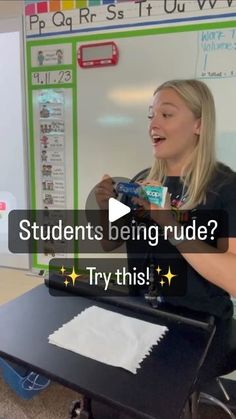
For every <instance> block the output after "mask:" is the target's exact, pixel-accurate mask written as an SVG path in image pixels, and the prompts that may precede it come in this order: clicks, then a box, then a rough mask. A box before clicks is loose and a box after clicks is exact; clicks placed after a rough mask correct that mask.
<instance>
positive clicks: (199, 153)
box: [148, 80, 217, 209]
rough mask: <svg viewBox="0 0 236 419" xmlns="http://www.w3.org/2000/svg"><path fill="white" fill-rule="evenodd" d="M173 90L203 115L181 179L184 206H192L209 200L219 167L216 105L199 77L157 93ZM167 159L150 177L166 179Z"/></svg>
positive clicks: (159, 162) (198, 115)
mask: <svg viewBox="0 0 236 419" xmlns="http://www.w3.org/2000/svg"><path fill="white" fill-rule="evenodd" d="M167 88H168V89H173V90H175V92H176V93H177V94H178V95H179V96H180V97H181V98H182V99H183V100H184V102H185V104H186V105H187V106H188V108H189V109H190V110H191V111H192V113H193V114H194V116H195V117H196V119H199V118H201V128H200V134H199V138H198V142H197V145H196V147H195V149H194V151H193V153H192V155H191V156H190V158H189V162H188V164H187V165H186V166H185V167H183V170H182V173H181V181H182V182H183V191H185V192H184V193H185V196H186V201H185V202H184V204H183V205H182V207H181V208H183V209H191V208H193V207H195V206H196V205H198V204H200V203H202V202H204V201H205V198H206V190H207V186H208V184H209V181H210V179H211V178H212V176H213V173H214V171H215V168H216V165H217V164H216V157H215V104H214V99H213V96H212V93H211V91H210V89H209V88H208V87H207V85H206V84H205V83H203V82H201V81H199V80H171V81H167V82H165V83H163V84H162V85H161V86H159V87H158V88H157V89H156V90H155V92H154V96H155V94H156V93H157V92H160V91H161V90H163V89H167ZM165 170H166V167H165V161H164V160H161V159H156V161H155V163H154V164H153V166H152V168H151V170H150V173H149V175H148V177H149V178H152V179H155V180H158V181H160V182H163V181H164V180H165V176H166V173H165Z"/></svg>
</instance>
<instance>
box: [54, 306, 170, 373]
mask: <svg viewBox="0 0 236 419" xmlns="http://www.w3.org/2000/svg"><path fill="white" fill-rule="evenodd" d="M167 330H168V329H167V327H165V326H159V325H157V324H153V323H149V322H145V321H143V320H138V319H135V318H132V317H128V316H124V315H122V314H119V313H114V312H113V311H109V310H104V309H103V308H99V307H97V306H92V307H89V308H87V309H86V310H84V311H83V312H82V313H80V314H78V316H76V317H74V318H73V319H72V320H71V321H69V322H68V323H66V324H64V325H63V326H62V327H60V328H59V329H58V330H56V331H55V332H54V333H53V334H51V335H50V336H49V337H48V339H49V343H51V344H53V345H57V346H60V347H61V348H64V349H68V350H70V351H73V352H76V353H78V354H80V355H84V356H86V357H89V358H92V359H95V360H97V361H100V362H103V363H105V364H108V365H113V366H115V367H122V368H125V369H127V370H128V371H131V372H133V373H134V374H136V373H137V368H139V367H140V363H141V362H142V360H143V359H144V358H145V357H146V356H147V355H148V354H149V353H150V351H151V348H152V346H153V345H157V343H158V342H159V340H160V339H161V338H162V337H163V336H164V334H165V333H166V332H167Z"/></svg>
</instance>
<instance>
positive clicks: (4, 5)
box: [0, 0, 24, 19]
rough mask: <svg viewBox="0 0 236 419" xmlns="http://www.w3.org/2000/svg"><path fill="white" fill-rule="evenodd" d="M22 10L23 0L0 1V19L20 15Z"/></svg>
mask: <svg viewBox="0 0 236 419" xmlns="http://www.w3.org/2000/svg"><path fill="white" fill-rule="evenodd" d="M23 10H24V1H23V0H11V1H9V0H6V1H4V0H1V1H0V19H2V18H6V17H11V16H20V15H22V14H23Z"/></svg>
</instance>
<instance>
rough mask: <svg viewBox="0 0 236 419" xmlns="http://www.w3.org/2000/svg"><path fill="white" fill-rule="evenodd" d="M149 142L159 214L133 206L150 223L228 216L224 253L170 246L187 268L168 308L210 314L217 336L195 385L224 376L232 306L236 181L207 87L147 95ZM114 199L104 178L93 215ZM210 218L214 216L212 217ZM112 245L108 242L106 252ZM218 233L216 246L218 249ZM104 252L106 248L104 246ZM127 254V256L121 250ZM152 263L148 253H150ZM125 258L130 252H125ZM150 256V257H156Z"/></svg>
mask: <svg viewBox="0 0 236 419" xmlns="http://www.w3.org/2000/svg"><path fill="white" fill-rule="evenodd" d="M149 119H150V125H149V135H150V138H151V141H152V147H153V153H154V157H155V162H154V164H153V167H152V168H151V170H150V173H149V174H148V179H146V180H144V181H143V184H145V183H149V184H159V185H165V186H167V187H168V194H167V199H166V203H165V207H164V209H165V210H167V211H165V212H163V208H159V207H157V206H156V205H153V204H151V205H150V204H149V203H148V201H146V200H143V199H142V200H141V199H137V198H135V199H133V201H134V202H135V203H138V204H139V205H141V206H142V207H144V208H145V209H151V210H155V211H151V217H152V219H153V222H156V223H157V224H159V225H160V226H162V227H163V226H164V225H167V224H169V225H173V226H174V225H175V226H176V227H177V228H178V227H180V224H179V223H178V222H177V221H176V219H175V218H174V216H173V211H172V212H171V211H168V210H171V208H173V207H175V208H177V209H181V210H190V211H193V210H195V209H197V210H199V209H206V210H208V211H211V212H212V211H214V210H219V209H220V210H222V209H223V210H225V211H226V212H227V214H228V216H229V231H228V232H225V233H226V234H225V235H226V236H227V237H228V248H227V251H225V252H222V253H219V252H212V250H213V248H212V245H211V244H209V243H206V242H203V241H201V240H195V241H194V242H191V253H190V252H189V246H190V243H189V241H187V240H180V241H179V242H178V241H176V240H172V237H171V236H170V237H169V238H170V243H169V245H170V246H174V247H175V248H176V251H177V253H179V254H180V255H181V257H182V258H184V259H185V260H186V262H187V266H188V273H187V280H188V285H187V292H186V294H185V295H184V296H183V297H172V298H170V297H169V298H165V300H166V301H167V302H168V303H170V304H171V305H172V306H175V307H181V308H182V307H184V308H186V309H187V310H189V309H193V310H194V311H195V312H201V313H206V314H210V315H213V316H214V317H215V320H216V326H217V331H216V335H215V339H214V341H213V344H212V346H211V349H210V353H209V356H208V357H207V360H206V362H205V364H204V366H203V368H202V373H201V374H200V384H202V382H205V381H207V380H209V379H210V378H213V377H214V376H217V375H219V374H221V373H222V372H224V371H223V370H222V369H223V368H224V366H225V359H224V354H225V353H226V352H227V336H228V330H229V327H230V321H231V320H230V319H231V318H232V315H233V306H232V302H231V299H230V294H231V295H234V296H236V278H235V271H236V215H234V214H236V193H235V192H236V189H235V187H236V176H235V173H234V172H233V171H232V170H231V169H230V168H228V167H227V166H225V165H223V164H221V163H218V162H217V161H216V158H215V106H214V100H213V97H212V94H211V92H210V90H209V88H208V87H207V86H206V85H205V84H204V83H203V82H201V81H198V80H173V81H168V82H166V83H164V84H162V85H161V86H159V87H158V88H157V89H156V91H155V92H154V97H153V103H152V105H151V106H150V109H149ZM111 196H114V191H113V185H112V179H111V178H110V177H109V176H107V175H106V176H104V178H103V181H102V182H101V183H100V185H99V186H98V188H97V202H98V204H99V206H100V208H105V207H106V206H107V202H108V199H109V198H110V197H111ZM212 218H214V212H212ZM118 244H119V243H116V244H115V243H112V246H113V248H114V247H115V246H117V245H118ZM224 244H225V239H224V237H223V235H222V234H221V237H219V238H218V240H217V243H216V244H215V245H216V246H217V248H218V249H223V246H224ZM105 246H106V248H107V249H108V248H109V246H111V243H110V244H109V243H105V244H104V247H105ZM127 248H128V251H129V250H130V249H131V251H134V249H132V244H130V243H127ZM153 254H154V257H155V249H153ZM128 255H129V252H128ZM156 256H157V255H156Z"/></svg>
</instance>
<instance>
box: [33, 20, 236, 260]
mask: <svg viewBox="0 0 236 419" xmlns="http://www.w3.org/2000/svg"><path fill="white" fill-rule="evenodd" d="M234 28H235V22H234V21H227V22H225V21H224V22H214V23H204V24H194V25H185V26H176V27H169V28H168V27H165V28H155V29H144V30H135V31H134V30H133V31H132V30H131V31H127V32H113V33H109V34H108V33H107V34H96V35H88V34H86V35H83V36H81V35H79V36H73V37H70V36H66V37H63V38H60V37H58V38H56V39H55V38H54V39H39V40H37V41H32V40H30V41H28V42H27V62H28V87H29V89H28V90H29V97H28V101H29V124H30V156H31V159H30V165H31V167H30V170H31V176H30V179H31V191H32V193H31V196H32V202H31V204H32V207H33V208H36V199H35V191H36V188H37V186H38V185H37V181H38V180H37V178H36V172H35V150H34V146H35V144H34V125H33V91H35V90H37V89H40V88H41V87H40V86H34V85H33V83H32V74H33V72H35V71H42V66H38V67H35V66H34V67H33V66H31V56H32V49H33V48H35V47H40V48H42V49H43V48H48V47H50V46H52V45H55V44H56V45H58V48H59V47H60V48H62V47H63V45H65V44H71V48H72V62H71V65H69V66H68V65H66V64H63V65H62V64H60V66H58V67H57V66H53V70H58V69H59V68H60V69H68V68H69V69H70V70H71V72H72V83H71V84H69V85H68V84H61V88H65V89H67V88H71V89H72V101H73V106H72V107H73V112H72V117H73V160H71V165H73V179H71V181H72V183H73V185H72V186H71V187H72V189H73V197H74V199H73V205H74V208H78V205H79V206H80V205H81V204H82V205H83V203H84V200H85V197H86V193H88V192H89V190H90V188H91V186H92V185H94V183H95V182H97V181H98V180H99V178H100V176H101V174H102V171H103V173H106V172H107V171H108V172H110V174H111V175H114V176H117V175H118V176H119V175H123V176H132V175H134V174H135V173H136V172H138V171H139V170H142V169H143V168H144V167H146V166H149V165H150V164H151V150H149V151H147V150H148V147H149V146H148V135H147V120H146V109H147V105H148V99H147V103H146V105H145V106H143V107H142V109H141V111H140V110H137V108H135V106H134V112H133V114H132V115H131V118H134V113H135V112H137V115H138V119H139V120H140V121H141V124H142V127H138V135H137V134H135V135H136V137H135V139H134V138H133V140H135V141H136V143H135V142H134V143H133V144H136V147H137V144H138V152H137V148H135V146H134V145H133V153H130V150H132V145H130V144H129V143H128V141H130V142H131V141H132V138H131V135H132V130H133V126H132V125H131V126H127V127H126V128H125V129H124V124H123V128H122V131H120V132H122V133H123V135H126V136H125V138H123V139H122V138H121V137H120V142H118V144H117V141H116V145H117V148H116V149H115V151H114V147H113V153H112V152H111V148H109V138H110V134H111V131H109V130H108V131H107V132H109V135H108V138H107V145H108V147H107V148H108V149H109V150H110V154H109V155H106V153H104V152H101V150H100V151H99V149H98V148H96V147H94V155H92V154H91V150H92V147H93V146H94V144H96V143H95V141H97V143H98V144H100V148H101V145H102V144H103V147H104V144H105V143H102V142H101V143H99V141H100V138H98V137H97V138H96V139H94V144H93V143H91V142H89V141H88V138H85V137H84V135H85V134H86V132H85V131H86V126H87V127H89V125H88V124H87V122H86V123H85V125H84V127H82V123H81V122H80V118H81V113H82V114H83V112H88V113H89V114H90V122H91V125H93V124H94V120H93V119H92V118H93V116H92V113H93V112H92V111H91V103H92V102H91V98H95V96H94V93H95V94H96V92H95V90H94V85H93V84H90V83H88V84H87V86H86V83H84V81H85V79H84V77H85V76H84V74H85V73H83V72H85V71H86V72H87V73H86V74H89V73H90V75H91V74H92V73H91V72H92V71H94V70H95V69H94V70H83V69H80V70H79V69H78V65H77V50H78V46H79V45H82V44H86V43H94V42H100V41H104V40H114V41H115V42H116V43H117V45H118V47H121V51H120V61H121V63H122V59H123V57H122V54H123V51H122V45H125V43H127V44H128V43H130V45H131V44H132V40H133V41H134V43H136V44H138V41H139V42H140V44H141V42H142V41H143V42H144V40H145V42H146V43H147V46H148V47H149V45H148V40H152V41H153V40H154V39H155V42H156V43H157V44H159V45H164V44H165V40H166V39H167V37H168V36H171V35H172V41H174V40H176V41H178V36H179V38H180V37H182V38H181V39H187V40H189V38H190V37H191V34H193V35H194V36H195V38H196V39H197V37H198V34H200V33H201V32H202V31H216V30H219V31H224V30H232V31H233V30H234ZM186 34H189V36H188V37H186ZM165 36H166V39H165ZM184 37H185V38H184ZM197 42H200V41H199V40H198V41H197ZM134 43H133V45H134ZM173 44H174V42H172V45H173ZM183 47H184V46H183ZM198 47H199V44H198ZM182 49H183V48H182ZM146 50H147V48H146ZM164 53H165V50H164V47H163V54H162V56H161V57H158V56H157V57H155V55H153V51H152V48H151V46H150V60H152V63H153V65H154V64H155V60H156V67H155V71H156V75H157V76H156V80H155V81H154V79H153V80H152V86H151V87H152V88H155V87H156V85H157V84H158V83H159V82H160V81H164V80H163V77H164V75H163V76H162V78H161V80H159V77H158V63H161V65H162V66H163V63H164V60H165V58H166V56H165V54H164ZM175 53H176V54H178V56H177V59H176V63H175V62H174V61H173V60H174V56H175ZM198 54H199V51H198ZM134 58H135V56H134ZM191 58H192V57H189V56H188V57H186V59H191ZM193 58H194V60H195V57H193ZM141 60H142V61H143V63H144V65H145V67H144V68H145V70H146V80H149V78H150V77H149V76H150V62H149V61H147V60H146V57H145V59H144V58H143V56H142V57H141ZM160 60H161V61H160ZM137 62H138V61H137ZM140 62H141V61H139V63H140ZM203 64H204V63H203ZM181 65H182V66H183V65H184V62H183V60H182V58H181V59H180V58H179V50H178V49H176V51H175V50H173V54H172V56H171V65H170V66H169V68H170V69H171V71H172V77H171V78H176V77H177V78H181V77H188V78H191V77H196V75H197V74H196V72H197V71H198V70H197V68H196V65H195V64H193V69H192V70H191V72H189V73H188V74H186V72H184V71H183V74H182V73H181V72H180V70H178V72H177V71H176V72H175V70H174V67H175V66H176V68H177V66H178V68H179V69H181V67H180V66H181ZM114 68H115V69H116V71H118V70H119V65H118V66H116V67H113V69H114ZM137 68H138V67H136V68H134V69H133V71H132V70H130V75H131V77H135V70H136V69H137ZM159 68H160V64H159ZM164 69H165V68H164ZM235 69H236V65H235ZM43 70H44V71H50V70H52V66H50V65H49V66H43ZM101 70H102V69H98V71H101ZM103 71H108V70H107V69H106V70H105V69H104V70H103ZM110 71H113V70H112V68H110ZM163 73H164V71H163ZM166 73H167V74H168V71H166ZM93 74H94V79H95V80H96V81H97V84H98V85H99V78H97V75H98V73H95V72H94V73H93ZM100 74H101V73H100ZM104 74H105V73H104ZM106 74H108V73H106ZM165 75H166V74H165ZM166 78H169V77H168V76H167V75H166ZM166 78H165V79H166ZM203 79H204V77H203ZM205 79H206V82H207V83H210V84H211V82H209V80H207V78H206V77H205ZM90 80H91V79H90ZM106 80H108V79H106ZM216 80H217V76H216V77H214V81H216ZM221 82H222V80H217V83H219V84H220V83H221ZM46 87H47V88H49V89H50V88H52V89H53V88H55V85H54V84H47V85H46ZM85 88H86V89H87V102H86V103H83V101H82V99H83V95H84V96H85ZM231 90H232V89H231ZM213 93H214V90H213ZM223 93H224V92H223ZM99 94H100V98H101V92H100V93H99ZM151 94H152V91H151V90H150V95H151ZM103 96H104V95H103ZM103 99H104V98H102V100H103ZM94 102H96V100H94ZM101 103H104V102H101ZM219 105H220V104H219ZM97 106H98V107H99V102H98V103H97ZM224 108H225V107H224V104H221V110H222V112H223V113H224V111H225V110H224ZM141 115H142V116H141ZM82 116H83V117H84V116H85V114H83V115H82ZM78 121H79V122H78ZM80 124H81V125H80ZM96 127H97V125H96ZM118 131H119V130H118V128H117V132H118ZM101 132H102V135H103V134H104V132H105V131H104V130H101ZM235 132H236V127H235ZM90 133H91V132H90ZM113 133H114V131H113ZM125 133H126V134H125ZM232 135H234V132H232V133H231V134H230V138H229V143H230V142H231V140H232ZM138 137H139V138H138ZM124 139H125V141H124ZM226 140H227V138H226ZM87 145H88V148H87V149H86V146H87ZM129 147H131V148H129ZM142 147H143V148H142ZM218 148H219V147H218ZM223 149H224V147H223ZM223 149H220V148H219V151H220V153H222V152H223V151H224V150H223ZM86 150H87V151H86ZM89 150H90V152H89ZM127 150H128V151H127ZM102 151H106V148H104V149H103V150H102ZM86 152H88V160H85V156H86ZM129 153H130V159H129V163H128V164H127V165H125V163H124V162H125V159H124V156H127V155H128V154H129ZM102 155H103V161H102V163H101V162H100V163H101V164H100V163H99V164H100V165H99V166H96V164H97V162H99V157H101V156H102ZM117 155H118V158H117ZM230 155H231V153H229V158H230ZM91 156H92V157H93V158H94V159H96V162H95V160H94V161H92V162H91ZM122 156H123V157H122ZM114 158H116V159H117V161H116V165H114V161H115V160H114ZM223 160H224V161H225V160H226V161H227V156H226V158H224V157H223ZM93 162H95V163H96V164H95V167H98V170H96V169H95V170H94V169H91V170H90V169H89V165H91V166H93ZM229 163H230V162H229ZM107 168H108V169H107ZM111 169H113V170H111ZM118 169H119V172H118ZM92 170H94V174H93V173H92ZM95 179H96V180H95ZM94 181H95V182H94ZM33 267H35V268H47V265H45V264H43V263H41V262H40V257H38V256H37V255H34V258H33Z"/></svg>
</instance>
